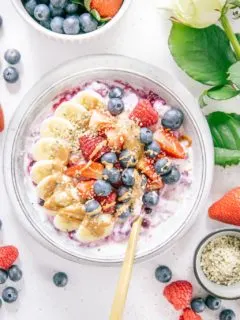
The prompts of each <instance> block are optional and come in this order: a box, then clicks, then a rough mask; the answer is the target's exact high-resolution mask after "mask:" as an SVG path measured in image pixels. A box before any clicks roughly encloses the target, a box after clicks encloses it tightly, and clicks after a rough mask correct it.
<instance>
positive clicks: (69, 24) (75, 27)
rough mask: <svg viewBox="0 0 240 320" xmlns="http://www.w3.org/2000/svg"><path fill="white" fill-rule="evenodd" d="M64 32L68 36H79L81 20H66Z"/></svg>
mask: <svg viewBox="0 0 240 320" xmlns="http://www.w3.org/2000/svg"><path fill="white" fill-rule="evenodd" d="M63 30H64V32H65V33H66V34H78V33H79V31H80V25H79V19H78V18H77V17H75V16H70V17H68V18H66V19H65V20H64V22H63Z"/></svg>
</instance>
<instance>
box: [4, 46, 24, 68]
mask: <svg viewBox="0 0 240 320" xmlns="http://www.w3.org/2000/svg"><path fill="white" fill-rule="evenodd" d="M4 59H5V60H6V61H7V62H8V63H10V64H16V63H18V62H19V61H20V59H21V54H20V52H19V51H18V50H17V49H8V50H7V51H6V52H5V54H4Z"/></svg>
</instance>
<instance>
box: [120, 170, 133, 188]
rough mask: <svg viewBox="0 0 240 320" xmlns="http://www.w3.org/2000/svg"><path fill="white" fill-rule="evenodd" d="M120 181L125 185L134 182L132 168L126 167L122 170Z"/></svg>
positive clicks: (130, 184) (130, 185)
mask: <svg viewBox="0 0 240 320" xmlns="http://www.w3.org/2000/svg"><path fill="white" fill-rule="evenodd" d="M122 182H123V184H125V186H128V187H132V186H133V185H134V183H135V177H134V169H131V168H128V169H125V170H123V173H122Z"/></svg>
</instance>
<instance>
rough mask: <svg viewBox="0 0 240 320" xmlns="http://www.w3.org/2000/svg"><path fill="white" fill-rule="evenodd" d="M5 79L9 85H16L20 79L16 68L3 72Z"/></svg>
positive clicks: (8, 68) (9, 68)
mask: <svg viewBox="0 0 240 320" xmlns="http://www.w3.org/2000/svg"><path fill="white" fill-rule="evenodd" d="M3 78H4V80H5V81H7V82H8V83H15V82H17V80H18V78H19V73H18V71H17V69H16V68H14V67H7V68H6V69H5V70H4V71H3Z"/></svg>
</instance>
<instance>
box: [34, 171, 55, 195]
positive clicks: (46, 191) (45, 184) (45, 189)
mask: <svg viewBox="0 0 240 320" xmlns="http://www.w3.org/2000/svg"><path fill="white" fill-rule="evenodd" d="M58 179H59V178H58V176H57V175H55V174H54V175H51V176H48V177H46V178H44V179H43V180H41V181H40V182H39V184H38V185H37V194H38V196H39V198H41V199H43V200H47V199H48V198H50V197H51V196H52V194H53V193H54V191H55V189H56V186H57V183H58Z"/></svg>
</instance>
